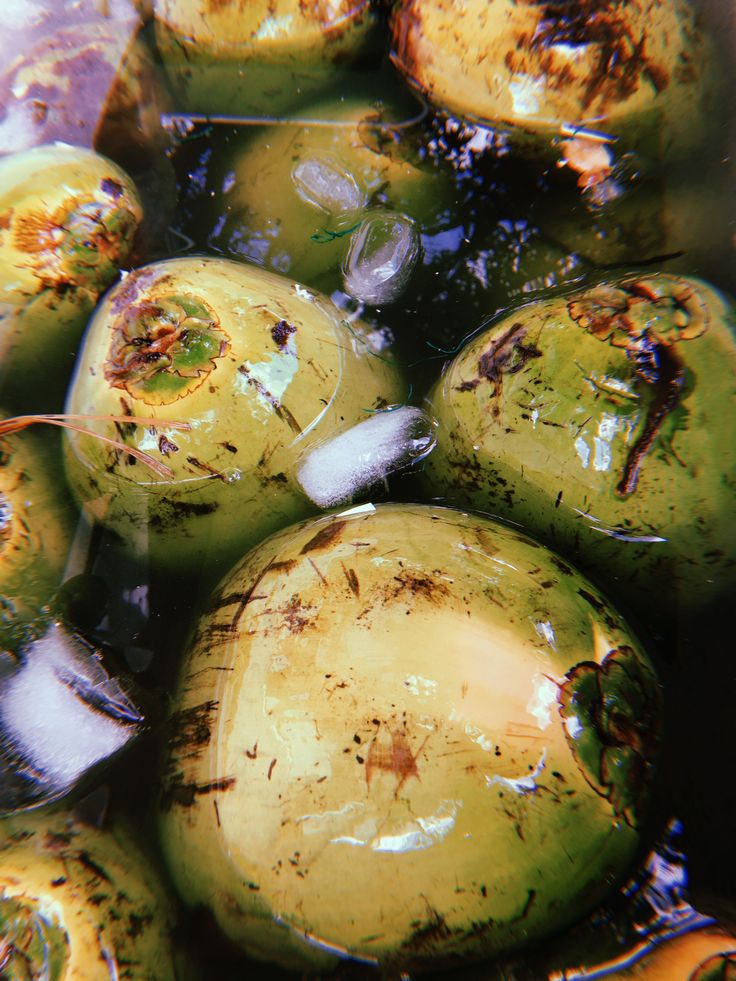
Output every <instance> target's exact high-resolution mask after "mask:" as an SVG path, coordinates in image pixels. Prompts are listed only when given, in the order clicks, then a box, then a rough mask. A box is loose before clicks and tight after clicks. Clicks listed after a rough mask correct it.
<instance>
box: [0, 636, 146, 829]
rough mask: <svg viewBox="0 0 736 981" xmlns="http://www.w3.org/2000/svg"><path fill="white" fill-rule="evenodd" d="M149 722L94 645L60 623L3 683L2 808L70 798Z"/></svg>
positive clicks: (0, 742) (0, 693) (0, 723)
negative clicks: (76, 786)
mask: <svg viewBox="0 0 736 981" xmlns="http://www.w3.org/2000/svg"><path fill="white" fill-rule="evenodd" d="M142 721H143V720H142V717H141V715H140V714H139V713H138V711H137V709H136V707H135V705H133V703H132V702H131V701H130V699H129V698H128V696H127V695H126V694H125V692H124V691H123V689H122V688H121V687H120V685H119V684H118V683H117V682H116V681H115V680H114V679H113V678H111V677H110V676H109V675H108V674H107V672H106V671H105V669H104V668H103V667H102V665H101V663H100V661H99V660H98V658H97V656H96V655H95V653H94V651H93V650H92V649H91V648H88V647H87V646H86V645H85V644H84V642H83V641H81V640H80V638H79V637H77V636H76V635H74V634H72V633H70V632H69V631H68V630H66V628H64V627H63V626H62V625H61V624H60V623H52V624H51V625H50V626H49V628H48V629H47V631H46V633H45V634H44V635H43V636H42V637H40V638H39V639H38V640H35V641H33V642H31V643H30V644H29V645H28V646H27V648H26V649H25V650H24V651H23V652H22V655H21V656H20V657H19V658H18V666H17V667H16V669H15V670H14V671H12V672H11V673H10V674H9V676H6V677H5V678H4V679H3V684H2V687H1V688H0V811H7V810H14V809H19V808H22V807H28V806H32V805H36V804H40V803H45V802H46V801H48V800H53V799H55V798H57V797H60V796H62V795H63V794H65V793H66V792H67V791H68V790H70V789H71V787H72V786H73V785H74V784H75V783H76V782H77V781H78V780H79V778H80V777H81V776H82V775H83V774H84V773H86V772H87V770H89V769H90V767H92V766H94V765H96V764H97V763H99V762H101V761H102V760H104V759H106V758H107V757H109V756H111V755H112V754H113V753H116V752H117V751H118V750H120V749H122V747H123V746H124V745H125V744H126V743H127V742H128V741H129V740H130V739H132V738H133V736H135V735H136V734H137V733H138V731H139V730H140V726H141V723H142Z"/></svg>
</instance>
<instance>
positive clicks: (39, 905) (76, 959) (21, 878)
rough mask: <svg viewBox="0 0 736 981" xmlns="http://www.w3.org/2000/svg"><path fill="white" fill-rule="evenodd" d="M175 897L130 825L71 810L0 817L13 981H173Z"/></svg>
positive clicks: (0, 937)
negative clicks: (94, 822) (103, 824)
mask: <svg viewBox="0 0 736 981" xmlns="http://www.w3.org/2000/svg"><path fill="white" fill-rule="evenodd" d="M171 927H172V916H171V901H170V898H169V897H168V896H167V895H166V892H165V890H164V888H163V886H162V884H161V882H160V881H159V879H158V877H157V874H156V871H155V869H154V867H153V866H152V864H151V862H150V860H149V859H148V857H147V856H144V855H143V854H142V853H141V852H140V850H139V848H138V847H137V845H136V843H135V842H134V841H133V839H132V838H131V837H130V835H129V834H128V833H126V832H121V831H116V832H115V833H113V832H111V831H101V830H97V829H96V828H93V827H90V826H88V825H85V824H82V823H81V822H80V821H78V820H75V819H74V817H73V816H72V815H71V814H70V813H65V812H55V813H52V814H49V813H48V812H37V813H35V814H32V815H31V814H25V815H23V816H22V817H16V818H9V819H6V820H4V821H2V822H0V971H2V976H3V978H4V979H7V981H28V979H30V978H34V979H35V978H39V979H40V978H44V979H48V981H99V979H100V977H111V978H113V977H114V978H120V979H123V978H125V979H127V981H173V979H174V978H175V977H176V976H177V975H176V972H175V969H174V962H173V958H172V952H171V940H170V931H171Z"/></svg>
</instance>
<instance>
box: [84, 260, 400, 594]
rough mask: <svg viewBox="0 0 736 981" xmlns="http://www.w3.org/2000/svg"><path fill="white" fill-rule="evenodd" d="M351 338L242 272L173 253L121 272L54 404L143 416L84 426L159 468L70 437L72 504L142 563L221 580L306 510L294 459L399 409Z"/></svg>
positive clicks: (373, 361) (298, 292)
mask: <svg viewBox="0 0 736 981" xmlns="http://www.w3.org/2000/svg"><path fill="white" fill-rule="evenodd" d="M359 330H360V325H359V324H353V327H352V328H348V326H347V325H346V324H345V323H344V322H343V321H342V320H341V318H340V314H339V311H338V310H337V308H336V307H335V306H334V305H333V304H332V303H331V302H330V301H329V300H327V299H326V298H324V297H321V296H319V295H318V294H315V293H312V292H310V291H309V290H307V289H305V288H304V287H302V286H300V285H299V284H297V283H294V282H293V281H292V280H289V279H286V278H285V277H282V276H278V275H276V274H274V273H269V272H266V271H265V270H263V269H260V268H258V267H256V266H249V265H246V264H244V263H240V262H232V261H229V260H225V259H215V258H205V257H200V258H186V259H173V260H169V261H165V262H160V263H154V264H153V265H150V266H147V267H144V268H142V269H138V270H136V271H134V272H132V273H129V274H128V275H127V276H126V277H125V279H124V280H123V281H122V282H121V283H120V284H118V286H116V287H115V288H114V289H112V290H111V291H110V292H109V293H108V294H107V296H106V297H105V298H104V300H103V301H102V303H101V304H100V306H99V307H98V310H97V312H96V314H95V316H94V318H93V319H92V321H91V323H90V327H89V330H88V333H87V336H86V340H85V343H84V347H83V349H82V351H81V353H80V356H79V359H78V362H77V370H76V373H75V377H74V380H73V382H72V385H71V387H70V392H69V399H68V405H67V409H68V411H69V412H70V413H73V414H80V413H81V414H84V415H91V414H92V415H98V416H99V415H117V416H120V415H121V413H122V414H123V415H130V416H133V417H149V419H150V418H151V417H152V418H153V419H155V420H156V422H155V423H152V424H151V425H149V426H148V427H137V428H136V427H129V426H127V425H125V424H121V423H120V422H119V421H113V420H110V421H99V422H94V421H90V422H89V424H88V427H89V428H90V429H93V430H94V431H95V432H96V433H98V434H103V435H106V436H107V437H112V436H115V437H117V438H118V439H119V440H120V441H121V442H122V443H124V444H125V445H126V446H131V447H135V448H137V449H138V451H144V452H147V453H148V454H150V455H151V456H152V457H154V458H156V459H157V460H158V461H159V462H160V463H161V464H162V465H163V466H165V467H166V468H167V470H168V471H169V472H168V475H167V476H163V477H161V476H160V475H159V476H155V475H153V474H151V473H150V471H149V470H148V469H145V470H144V468H143V467H141V466H140V464H139V461H137V460H136V459H135V458H134V457H131V456H130V455H128V454H126V453H125V452H121V449H120V447H119V446H113V445H112V444H110V443H104V442H102V441H100V440H97V439H92V438H90V437H89V436H87V435H84V434H82V433H77V432H68V433H67V441H66V462H67V473H68V476H69V481H70V484H71V486H72V488H73V490H74V492H75V494H76V495H77V497H78V498H79V500H80V501H82V502H83V503H84V504H85V505H86V506H87V508H88V510H89V512H90V514H91V516H92V517H93V518H96V519H97V520H99V521H101V522H102V523H103V524H106V525H108V526H109V527H111V528H112V529H113V530H114V531H116V532H118V533H119V534H120V535H121V537H122V538H123V539H125V540H126V541H129V542H130V543H131V544H133V545H134V546H136V547H139V548H140V549H141V550H142V553H143V554H144V555H145V554H148V556H149V557H150V560H151V562H152V563H153V564H155V565H157V566H159V567H163V568H166V569H169V570H180V571H183V570H186V569H188V570H190V571H192V572H199V573H202V574H203V575H206V574H207V570H209V571H210V572H213V573H214V574H215V575H217V576H221V575H223V574H224V573H225V572H226V571H227V569H228V568H229V567H230V565H231V564H232V563H233V562H235V561H236V560H237V559H238V558H240V557H241V556H242V554H243V552H244V551H245V550H246V549H247V548H249V547H250V546H252V545H254V544H255V543H256V542H258V541H259V540H260V539H261V538H263V537H265V536H266V535H267V534H270V533H271V532H272V531H275V530H276V529H278V528H280V527H283V526H284V525H287V524H289V523H290V522H292V521H294V520H297V519H298V518H301V517H304V516H306V515H307V514H309V513H310V512H313V511H314V510H315V507H314V505H312V504H311V503H310V502H309V500H308V498H307V497H306V496H305V495H304V493H303V492H302V490H301V489H300V486H299V483H298V479H297V474H296V468H297V464H298V461H299V459H300V458H301V456H302V454H304V453H306V452H307V450H308V449H309V448H310V447H311V446H313V445H316V444H318V443H320V442H322V441H323V440H324V439H326V438H327V437H329V436H331V435H334V434H336V433H337V432H339V431H341V430H342V429H347V428H349V427H350V426H352V425H354V424H355V423H357V422H360V421H362V420H363V419H366V418H368V415H369V414H370V413H371V412H372V411H375V410H376V409H380V408H382V407H385V406H386V405H391V404H394V403H397V402H400V401H401V400H402V396H403V394H404V391H403V388H402V385H401V381H400V378H399V375H398V373H397V372H396V371H395V369H394V368H393V367H392V365H391V364H390V363H388V362H387V361H386V360H383V359H381V358H378V357H376V356H375V355H373V354H372V353H371V352H370V350H369V349H368V347H367V345H366V344H365V343H364V342H363V341H362V340H361V338H360V336H359V334H358V333H357V332H358V331H359ZM181 421H185V422H186V423H187V429H186V430H182V429H181V428H180V427H179V425H178V424H179V423H180V422H181ZM172 424H173V425H172Z"/></svg>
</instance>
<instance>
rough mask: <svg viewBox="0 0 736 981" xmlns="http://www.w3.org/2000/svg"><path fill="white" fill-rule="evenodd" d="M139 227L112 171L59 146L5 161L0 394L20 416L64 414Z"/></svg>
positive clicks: (130, 196)
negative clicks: (94, 324) (102, 301)
mask: <svg viewBox="0 0 736 981" xmlns="http://www.w3.org/2000/svg"><path fill="white" fill-rule="evenodd" d="M141 219H142V211H141V205H140V201H139V199H138V194H137V192H136V189H135V186H134V185H133V183H132V181H131V180H130V178H129V177H128V176H127V174H125V173H124V172H123V171H122V170H121V169H120V168H119V167H118V166H117V165H116V164H114V163H112V161H110V160H107V159H106V158H105V157H102V156H100V155H99V154H97V153H95V152H94V151H92V150H86V149H83V148H81V147H73V146H69V145H67V144H65V143H54V144H49V145H47V146H41V147H36V148H34V149H32V150H26V151H23V152H19V153H15V154H12V155H11V156H8V157H4V158H2V159H0V355H1V356H2V369H1V371H0V387H1V388H2V391H3V394H4V398H5V400H6V402H8V403H9V404H12V405H13V406H14V407H16V408H20V407H22V408H25V409H27V410H31V411H43V410H48V409H56V410H58V409H59V408H60V404H59V403H60V402H61V401H62V400H63V393H64V390H65V388H66V383H67V380H68V378H69V375H70V374H71V370H72V368H73V365H74V358H75V355H76V351H77V347H78V344H79V340H80V337H81V334H82V331H83V329H84V326H85V324H86V322H87V319H88V317H89V315H90V313H91V311H92V309H93V307H94V304H95V302H96V301H97V298H98V297H99V295H100V294H101V293H102V292H103V291H104V290H105V289H106V288H107V287H108V286H109V285H110V284H111V283H112V282H113V280H114V279H115V278H116V277H117V275H118V272H119V270H120V267H121V266H123V265H125V263H126V262H127V261H128V258H129V257H130V254H131V251H132V248H133V240H134V237H135V233H136V231H137V228H138V226H139V224H140V222H141Z"/></svg>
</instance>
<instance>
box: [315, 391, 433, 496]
mask: <svg viewBox="0 0 736 981" xmlns="http://www.w3.org/2000/svg"><path fill="white" fill-rule="evenodd" d="M434 443H435V431H434V424H433V423H432V420H431V419H430V417H429V416H428V415H427V413H426V412H424V411H422V409H417V408H415V407H414V406H410V405H405V406H401V407H400V408H396V409H385V410H383V411H381V412H376V413H375V414H374V415H372V416H371V417H370V418H369V419H366V420H365V421H364V422H359V423H358V424H357V425H355V426H352V427H351V428H350V429H347V430H345V432H342V433H340V434H339V435H337V436H334V437H333V438H332V439H330V440H328V441H327V442H325V443H322V444H320V445H319V446H317V447H315V448H314V449H313V450H311V451H310V452H309V453H308V454H307V455H306V457H305V458H304V460H303V462H302V463H301V465H300V467H299V470H298V473H297V477H298V480H299V483H300V484H301V485H302V488H303V490H304V492H305V494H306V495H307V496H308V497H309V498H310V499H311V500H312V501H313V502H314V503H315V504H317V505H318V506H319V507H323V508H329V507H334V506H336V505H338V504H347V503H349V502H350V501H351V500H352V499H353V498H354V497H355V496H356V494H358V493H359V492H360V491H363V490H365V489H366V488H368V487H370V486H371V485H372V484H374V483H376V482H377V481H379V480H383V479H384V478H385V477H387V476H388V474H390V473H392V472H393V471H394V470H398V469H400V468H401V467H405V466H407V465H408V464H410V463H412V462H413V461H415V460H419V459H421V458H422V457H424V456H426V455H427V453H429V452H430V450H431V449H432V447H433V446H434Z"/></svg>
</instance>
